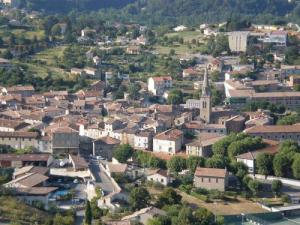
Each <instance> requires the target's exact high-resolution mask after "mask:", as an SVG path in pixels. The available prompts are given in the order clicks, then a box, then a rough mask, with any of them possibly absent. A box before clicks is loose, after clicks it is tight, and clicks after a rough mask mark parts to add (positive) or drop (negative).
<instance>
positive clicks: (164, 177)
mask: <svg viewBox="0 0 300 225" xmlns="http://www.w3.org/2000/svg"><path fill="white" fill-rule="evenodd" d="M147 181H152V182H155V183H160V184H162V185H164V186H168V184H170V183H171V182H172V180H171V177H170V176H169V174H168V172H167V171H166V170H161V169H159V170H154V171H149V175H148V176H147Z"/></svg>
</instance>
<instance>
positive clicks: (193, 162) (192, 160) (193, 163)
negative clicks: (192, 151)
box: [186, 156, 205, 173]
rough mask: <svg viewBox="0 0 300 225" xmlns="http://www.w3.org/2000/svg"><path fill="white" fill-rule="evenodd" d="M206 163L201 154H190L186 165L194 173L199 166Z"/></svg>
mask: <svg viewBox="0 0 300 225" xmlns="http://www.w3.org/2000/svg"><path fill="white" fill-rule="evenodd" d="M204 164H205V159H204V158H203V157H199V156H190V157H188V159H187V160H186V166H187V168H188V169H189V170H190V171H191V172H192V173H194V172H195V170H196V167H197V166H202V167H203V166H204Z"/></svg>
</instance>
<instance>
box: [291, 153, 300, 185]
mask: <svg viewBox="0 0 300 225" xmlns="http://www.w3.org/2000/svg"><path fill="white" fill-rule="evenodd" d="M292 170H293V176H294V177H295V178H296V179H300V153H297V154H296V155H295V156H294V160H293V164H292Z"/></svg>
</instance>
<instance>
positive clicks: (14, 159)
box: [0, 154, 53, 168]
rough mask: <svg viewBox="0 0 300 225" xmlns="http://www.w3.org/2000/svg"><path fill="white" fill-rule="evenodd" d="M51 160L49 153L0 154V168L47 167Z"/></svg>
mask: <svg viewBox="0 0 300 225" xmlns="http://www.w3.org/2000/svg"><path fill="white" fill-rule="evenodd" d="M52 162H53V157H52V156H51V155H50V154H22V155H18V154H0V168H7V167H13V168H21V167H24V166H29V165H32V166H42V167H48V166H50V164H51V163H52Z"/></svg>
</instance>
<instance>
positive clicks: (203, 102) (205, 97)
mask: <svg viewBox="0 0 300 225" xmlns="http://www.w3.org/2000/svg"><path fill="white" fill-rule="evenodd" d="M210 115H211V92H210V87H209V84H208V74H207V68H205V72H204V79H203V85H202V95H201V97H200V119H201V120H203V121H204V122H205V123H210Z"/></svg>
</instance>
